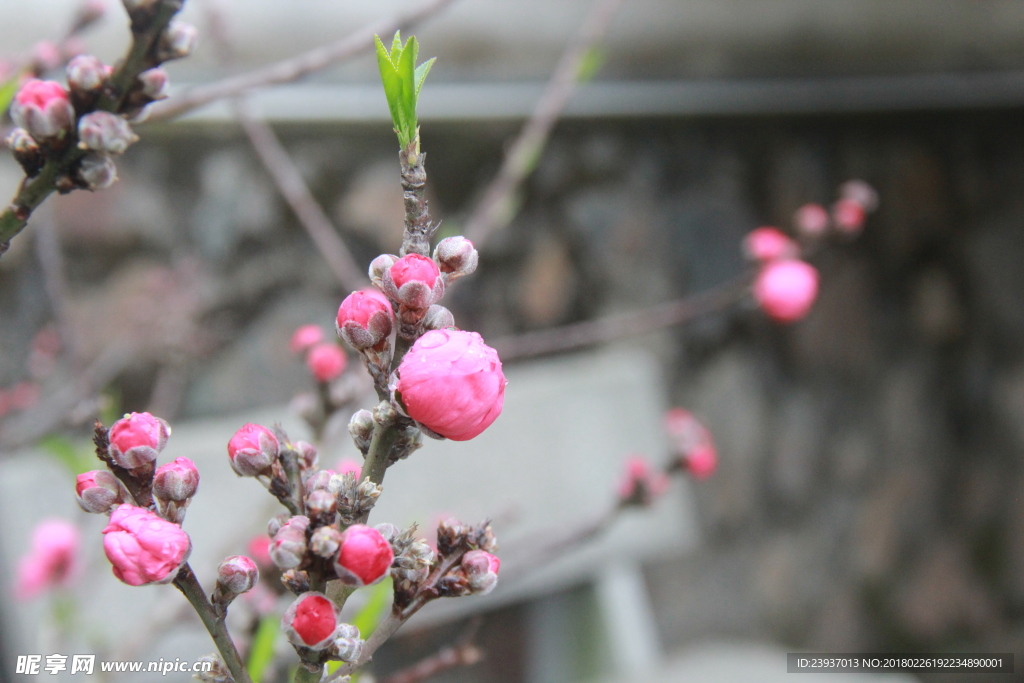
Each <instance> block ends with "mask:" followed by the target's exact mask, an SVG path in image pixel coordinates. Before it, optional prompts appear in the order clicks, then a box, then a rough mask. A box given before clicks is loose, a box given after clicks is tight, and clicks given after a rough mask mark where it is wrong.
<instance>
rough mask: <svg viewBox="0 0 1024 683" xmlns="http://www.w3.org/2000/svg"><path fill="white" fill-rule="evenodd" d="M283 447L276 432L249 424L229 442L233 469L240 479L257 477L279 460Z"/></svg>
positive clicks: (229, 454) (229, 455) (229, 453)
mask: <svg viewBox="0 0 1024 683" xmlns="http://www.w3.org/2000/svg"><path fill="white" fill-rule="evenodd" d="M280 450H281V445H280V443H278V441H277V437H276V436H274V432H272V431H270V430H269V429H267V428H266V427H262V426H260V425H258V424H253V423H251V422H250V423H248V424H246V425H244V426H243V427H242V428H241V429H239V430H238V431H237V432H235V435H234V436H232V437H231V440H230V441H228V457H229V458H231V469H233V470H234V471H235V473H236V474H238V476H240V477H255V476H256V475H257V474H260V473H261V472H263V471H264V470H265V469H267V468H268V467H270V465H271V463H273V462H274V461H275V460H277V456H278V453H279V452H280Z"/></svg>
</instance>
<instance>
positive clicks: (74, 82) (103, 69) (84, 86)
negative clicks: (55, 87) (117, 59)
mask: <svg viewBox="0 0 1024 683" xmlns="http://www.w3.org/2000/svg"><path fill="white" fill-rule="evenodd" d="M112 72H113V69H111V68H110V67H109V66H107V65H106V64H104V63H103V62H101V61H100V60H99V58H98V57H95V56H93V55H78V56H77V57H75V58H74V59H72V60H71V61H70V62H68V66H67V75H68V87H70V88H71V90H72V91H75V92H79V93H94V92H96V91H98V90H99V89H100V88H102V87H103V86H104V85H106V83H107V80H108V79H109V78H110V74H111V73H112Z"/></svg>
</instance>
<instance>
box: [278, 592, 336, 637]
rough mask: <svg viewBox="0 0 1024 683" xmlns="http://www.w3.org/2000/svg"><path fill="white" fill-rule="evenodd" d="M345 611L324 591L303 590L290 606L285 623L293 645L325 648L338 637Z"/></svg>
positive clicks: (283, 619)
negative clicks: (342, 615)
mask: <svg viewBox="0 0 1024 683" xmlns="http://www.w3.org/2000/svg"><path fill="white" fill-rule="evenodd" d="M340 621H341V613H340V610H338V608H337V606H336V605H335V604H334V603H333V602H331V601H330V600H329V599H328V598H327V596H326V595H324V594H323V593H314V592H309V593H303V594H302V595H300V596H299V597H298V598H297V599H296V600H295V602H293V603H292V604H291V605H290V606H289V607H288V609H287V610H285V613H284V617H283V618H282V621H281V624H282V626H283V628H284V632H285V635H287V636H288V640H289V641H291V643H292V644H293V645H297V646H299V647H308V648H310V649H311V650H323V649H324V648H326V647H327V646H329V645H330V644H331V641H332V640H334V632H335V631H337V630H338V625H339V623H340Z"/></svg>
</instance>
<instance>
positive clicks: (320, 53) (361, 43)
mask: <svg viewBox="0 0 1024 683" xmlns="http://www.w3.org/2000/svg"><path fill="white" fill-rule="evenodd" d="M453 1H454V0H430V2H426V3H424V4H423V5H422V6H420V7H418V8H416V9H415V10H413V11H411V12H406V13H404V14H400V15H398V16H396V17H393V18H391V19H387V20H385V21H378V22H375V23H373V24H370V25H369V26H365V27H363V28H362V29H360V30H358V31H356V32H355V33H352V34H350V35H348V36H345V37H344V38H342V39H341V40H338V41H337V42H334V43H330V44H328V45H322V46H320V47H318V48H315V49H313V50H310V51H309V52H304V53H303V54H301V55H298V56H296V57H292V58H290V59H285V60H282V61H280V62H275V63H273V64H268V65H267V66H264V67H261V68H259V69H256V70H254V71H249V72H247V73H243V74H239V75H237V76H231V77H229V78H225V79H223V80H220V81H216V82H214V83H209V84H207V85H200V86H196V87H195V88H192V89H191V90H189V91H188V92H186V93H184V94H182V95H180V96H178V97H172V98H170V99H167V100H164V101H163V102H157V103H156V104H154V105H152V106H151V107H150V110H149V114H148V117H147V119H146V120H147V121H166V120H167V119H173V118H176V117H178V116H181V115H182V114H185V113H187V112H190V111H192V110H193V109H196V108H197V107H201V106H203V105H204V104H209V103H210V102H215V101H217V100H220V99H225V98H229V97H236V96H238V95H241V94H242V93H245V92H247V91H249V90H253V89H255V88H263V87H266V86H268V85H278V84H281V83H290V82H292V81H297V80H299V79H300V78H303V77H304V76H308V75H309V74H311V73H314V72H316V71H320V70H322V69H325V68H327V67H329V66H331V65H332V64H336V63H338V62H341V61H344V60H346V59H350V58H352V57H356V56H358V55H360V54H363V53H364V52H366V51H368V50H370V49H372V48H373V36H374V35H381V36H390V35H391V34H393V33H394V32H395V31H398V30H406V29H408V28H410V27H411V26H414V25H415V24H418V23H420V22H421V21H424V20H425V19H428V18H430V17H432V16H433V15H435V14H437V13H438V12H439V11H441V10H442V9H444V8H445V7H447V6H448V5H450V4H451V3H452V2H453Z"/></svg>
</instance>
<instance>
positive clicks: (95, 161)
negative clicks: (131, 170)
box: [75, 152, 117, 190]
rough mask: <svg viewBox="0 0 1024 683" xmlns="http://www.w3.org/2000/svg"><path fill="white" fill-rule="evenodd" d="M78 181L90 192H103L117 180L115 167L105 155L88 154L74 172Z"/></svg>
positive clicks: (111, 160)
mask: <svg viewBox="0 0 1024 683" xmlns="http://www.w3.org/2000/svg"><path fill="white" fill-rule="evenodd" d="M75 173H76V175H77V176H78V179H79V180H80V181H82V184H83V185H85V186H86V187H87V188H88V189H90V190H103V189H106V188H108V187H110V186H111V185H113V184H114V182H115V181H116V180H117V166H115V165H114V160H113V159H111V158H110V157H108V156H107V155H106V154H100V153H99V152H89V153H88V154H86V155H85V156H84V157H82V161H81V162H80V163H79V164H78V169H77V170H76V171H75Z"/></svg>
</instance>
